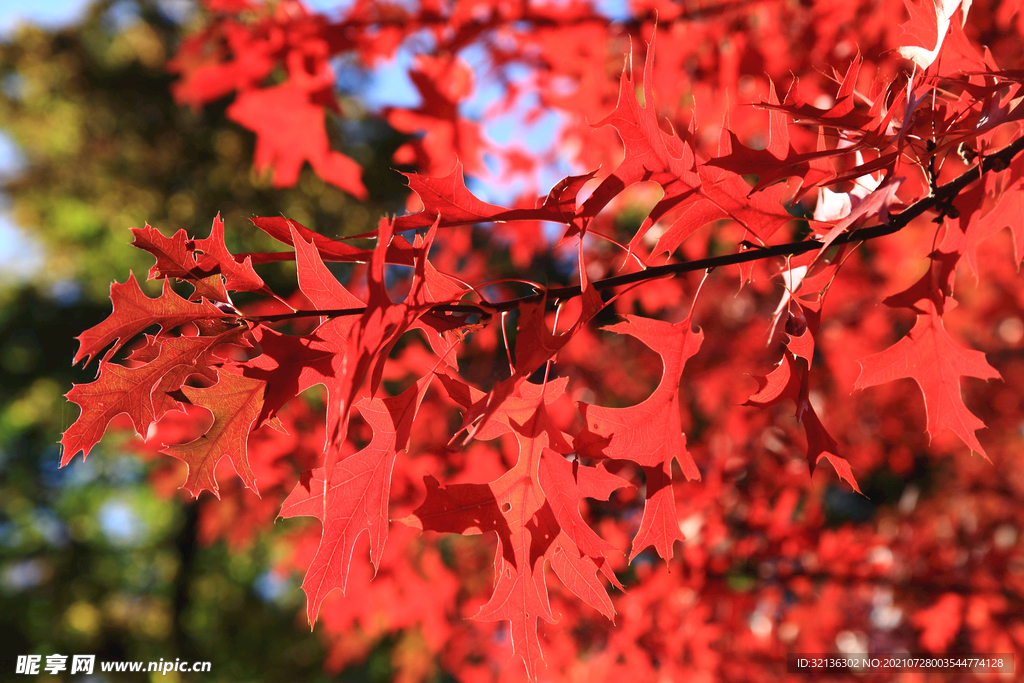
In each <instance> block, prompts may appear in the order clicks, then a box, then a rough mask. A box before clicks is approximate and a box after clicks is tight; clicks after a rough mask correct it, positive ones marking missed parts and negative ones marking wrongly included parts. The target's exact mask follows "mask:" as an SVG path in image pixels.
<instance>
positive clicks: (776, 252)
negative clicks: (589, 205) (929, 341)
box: [245, 137, 1024, 323]
mask: <svg viewBox="0 0 1024 683" xmlns="http://www.w3.org/2000/svg"><path fill="white" fill-rule="evenodd" d="M1022 151H1024V137H1021V138H1018V139H1017V140H1015V141H1014V142H1013V143H1011V144H1010V145H1007V146H1006V147H1004V148H1003V149H1001V150H999V151H998V152H995V153H994V154H990V155H988V156H986V157H985V158H984V159H983V160H982V161H981V163H980V164H977V165H976V166H974V167H973V168H971V169H970V170H968V171H964V172H963V173H962V174H960V175H959V176H957V177H956V178H954V179H953V180H951V181H950V182H948V183H946V184H945V185H941V186H939V187H938V188H936V190H935V191H934V192H933V193H932V194H930V195H928V196H927V197H924V198H922V199H920V200H918V201H916V202H914V203H913V204H911V205H910V206H908V207H907V208H906V209H904V210H903V211H901V212H900V213H898V214H896V215H894V216H891V217H890V218H889V222H888V223H887V224H882V225H874V226H871V227H867V228H860V229H859V230H855V231H853V232H848V233H845V234H843V235H840V236H839V237H837V238H836V239H834V240H833V241H832V244H833V245H838V244H849V243H851V242H865V241H867V240H872V239H876V238H878V237H884V236H885V235H891V234H893V233H896V232H899V231H900V230H902V229H903V228H905V227H906V226H907V225H908V224H909V223H910V221H912V220H913V219H915V218H917V217H918V216H920V215H921V214H923V213H924V212H925V211H928V210H929V209H934V208H936V207H938V206H941V205H943V204H948V203H949V202H951V201H952V200H953V199H954V198H955V197H956V196H957V195H958V194H960V192H961V191H962V190H964V189H965V188H966V187H967V186H968V185H970V184H971V183H973V182H975V181H977V180H980V179H981V178H982V177H983V176H984V174H985V173H988V172H989V171H997V172H998V171H1002V170H1005V169H1006V167H1007V166H1009V165H1010V162H1011V161H1012V160H1013V159H1014V157H1016V156H1017V155H1018V154H1020V153H1021V152H1022ZM821 246H822V244H821V242H819V241H818V240H814V239H811V240H801V241H800V242H788V243H786V244H776V245H773V246H770V247H759V248H756V249H747V250H745V251H741V252H738V253H735V254H723V255H722V256H713V257H709V258H703V259H697V260H696V261H683V262H682V263H669V264H666V265H663V266H652V267H650V268H646V269H644V270H639V271H636V272H635V273H627V274H625V275H615V276H613V277H607V278H603V279H601V280H595V281H594V282H593V283H591V284H592V285H593V287H594V289H596V290H598V291H604V290H606V289H614V288H615V287H621V286H623V285H629V284H634V283H637V282H644V281H646V280H655V279H659V278H663V277H671V276H675V275H680V274H682V273H692V272H695V271H699V270H709V269H714V268H721V267H723V266H733V265H737V264H740V263H748V262H750V261H759V260H761V259H767V258H774V257H776V256H797V255H799V254H805V253H807V252H809V251H814V250H815V249H820V248H821ZM581 294H582V291H581V289H580V286H579V285H572V286H568V287H554V288H550V289H546V290H544V291H542V292H538V293H535V294H528V295H525V296H521V297H516V298H514V299H508V300H506V301H499V302H495V303H492V302H488V301H482V302H480V303H470V302H466V303H457V304H443V305H439V306H434V307H432V308H431V309H430V312H431V313H437V314H442V315H443V314H445V313H453V314H459V315H467V316H469V315H474V314H477V315H482V316H489V315H492V314H494V313H500V312H502V311H511V310H515V309H517V308H518V307H519V306H521V305H522V304H525V303H532V302H535V301H541V300H542V299H544V298H547V299H550V300H552V301H564V300H566V299H572V298H575V297H577V296H580V295H581ZM364 312H366V307H360V308H343V309H332V310H323V311H295V312H293V313H281V314H278V315H263V316H252V317H246V318H245V319H246V320H251V321H253V322H268V323H270V322H281V321H284V320H293V319H296V318H309V317H313V316H325V317H341V316H347V315H362V314H363V313H364Z"/></svg>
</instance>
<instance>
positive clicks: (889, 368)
mask: <svg viewBox="0 0 1024 683" xmlns="http://www.w3.org/2000/svg"><path fill="white" fill-rule="evenodd" d="M920 306H921V308H922V309H923V311H922V312H921V313H919V314H918V316H917V323H916V324H915V325H914V328H913V329H912V330H910V332H909V333H908V334H907V336H906V337H904V338H903V339H900V340H899V341H898V342H896V343H895V344H893V345H892V346H890V347H889V348H888V349H886V350H885V351H881V352H879V353H876V354H873V355H871V356H868V357H867V358H862V359H861V360H859V361H857V362H858V363H860V366H861V372H860V377H858V378H857V383H856V384H855V385H854V386H855V388H857V389H864V388H866V387H873V386H875V385H876V384H883V383H885V382H891V381H893V380H896V379H902V378H910V379H913V380H914V381H915V382H917V386H918V387H920V389H921V393H922V394H923V395H924V406H925V414H926V415H927V417H928V426H927V431H928V435H929V436H934V435H935V434H936V433H938V432H939V431H940V430H942V429H952V430H953V432H954V433H955V434H956V435H957V436H959V437H960V439H961V440H962V441H963V442H964V443H965V444H967V446H968V447H969V448H970V449H971V450H972V451H976V452H978V453H981V454H982V455H984V456H985V457H986V458H987V457H988V456H987V455H985V449H984V448H982V447H981V443H979V442H978V438H977V437H976V436H975V435H974V432H975V431H976V430H978V429H983V428H984V427H985V423H984V422H982V421H981V420H979V419H978V418H977V417H975V416H974V414H973V413H971V411H969V410H968V409H967V406H966V405H964V399H963V396H962V395H961V393H960V378H961V377H962V376H967V377H977V378H979V379H997V378H1000V375H999V373H998V372H996V370H995V368H993V367H992V366H991V365H989V364H988V361H986V360H985V354H984V353H982V352H981V351H974V350H971V349H965V348H964V347H962V346H960V345H959V344H957V343H956V342H955V341H954V340H953V338H952V337H951V336H949V332H947V331H946V328H945V326H944V325H943V323H942V316H941V315H940V314H939V312H938V310H936V308H935V304H934V302H932V301H931V300H922V301H921V304H920Z"/></svg>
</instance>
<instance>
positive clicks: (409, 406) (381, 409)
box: [280, 376, 430, 627]
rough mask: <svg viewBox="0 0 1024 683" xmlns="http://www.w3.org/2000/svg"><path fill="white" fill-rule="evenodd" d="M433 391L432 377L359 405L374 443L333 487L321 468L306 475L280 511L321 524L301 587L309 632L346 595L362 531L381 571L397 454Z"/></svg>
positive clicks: (338, 471)
mask: <svg viewBox="0 0 1024 683" xmlns="http://www.w3.org/2000/svg"><path fill="white" fill-rule="evenodd" d="M429 386H430V377H429V376H428V377H427V378H425V379H424V380H421V381H420V382H419V383H417V384H416V385H413V386H411V387H409V388H408V389H407V390H406V391H404V392H403V393H402V394H400V395H398V396H395V397H393V398H385V399H379V398H374V399H363V400H362V401H360V402H359V403H357V404H356V407H357V408H358V409H359V412H360V413H361V414H362V416H363V418H364V419H365V420H366V422H367V423H368V424H369V425H370V427H371V428H372V429H373V438H372V439H371V440H370V443H369V444H368V445H367V446H366V448H364V449H363V450H361V451H359V452H358V453H355V454H353V455H351V456H349V457H348V458H346V459H345V460H342V461H341V462H340V463H338V464H337V466H336V467H335V470H334V472H333V473H332V475H331V477H330V482H329V483H328V482H327V481H326V478H325V476H324V469H323V468H318V469H315V470H313V471H312V472H306V473H305V474H304V475H303V477H302V481H300V482H299V483H298V484H297V485H296V486H295V488H294V489H293V490H292V492H291V493H290V494H289V495H288V498H287V499H286V500H285V501H284V504H283V505H282V506H281V514H280V516H281V517H285V518H290V517H316V518H317V519H319V520H320V522H321V524H322V525H323V535H322V537H321V539H320V547H319V548H318V549H317V552H316V555H315V556H314V558H313V562H312V564H311V565H310V567H309V571H308V572H307V573H306V578H305V580H304V581H303V582H302V589H303V590H304V591H305V592H306V612H307V617H308V618H309V624H310V627H312V626H313V624H315V623H316V619H317V615H318V614H319V612H320V605H321V604H322V603H323V600H324V598H325V597H326V596H327V594H328V593H330V592H331V591H332V590H334V589H335V588H340V589H341V592H342V593H344V592H345V588H346V586H347V584H348V575H349V567H350V565H351V563H352V553H353V552H354V550H355V544H356V540H358V538H359V536H360V535H361V534H362V533H363V532H364V531H365V532H367V533H368V534H369V536H370V561H371V562H373V566H374V567H379V566H380V560H381V556H382V555H383V553H384V543H385V541H386V540H387V535H388V500H389V496H390V491H391V472H392V469H393V468H394V465H395V458H396V457H397V455H398V451H401V450H405V449H406V448H407V447H408V443H409V431H410V428H411V426H412V421H413V420H414V419H415V416H416V412H417V411H418V410H419V406H420V402H421V401H422V400H423V397H424V395H425V394H426V390H427V387H429ZM325 487H326V488H325ZM325 492H326V497H325V495H324V494H325Z"/></svg>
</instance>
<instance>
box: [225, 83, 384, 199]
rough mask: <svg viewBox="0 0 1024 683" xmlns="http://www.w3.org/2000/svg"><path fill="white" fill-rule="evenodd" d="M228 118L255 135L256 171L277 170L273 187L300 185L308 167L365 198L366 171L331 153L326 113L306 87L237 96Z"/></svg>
mask: <svg viewBox="0 0 1024 683" xmlns="http://www.w3.org/2000/svg"><path fill="white" fill-rule="evenodd" d="M227 114H228V118H230V119H231V120H232V121H237V122H238V123H240V124H242V125H243V126H245V127H246V128H248V129H249V130H252V131H253V132H255V133H256V155H255V158H254V163H255V164H256V170H257V172H263V171H264V170H266V169H268V168H273V169H274V187H290V186H292V185H294V184H295V183H297V182H298V181H299V171H301V170H302V163H303V162H305V161H308V162H309V164H310V166H312V167H313V170H314V171H315V172H316V174H317V175H319V176H320V177H321V178H323V179H324V180H326V181H328V182H330V183H333V184H335V185H337V186H338V187H340V188H341V189H342V190H345V191H346V192H348V193H349V194H351V195H352V196H354V197H357V198H359V199H365V198H366V196H367V195H366V188H365V187H364V186H363V181H362V175H363V169H362V168H360V166H359V164H357V163H356V162H355V161H353V160H352V159H351V158H349V157H347V156H345V155H344V154H342V153H341V152H336V151H334V150H332V149H331V145H330V142H328V140H327V131H326V130H325V128H324V107H322V106H320V105H317V104H314V103H313V102H312V100H311V98H310V93H309V92H308V90H307V89H306V88H305V87H303V86H302V85H299V84H296V83H295V82H294V81H287V82H285V83H283V84H281V85H277V86H274V87H271V88H263V89H260V90H248V91H246V92H243V93H241V94H239V95H238V98H237V99H236V100H235V101H234V103H232V105H231V106H230V107H228V111H227Z"/></svg>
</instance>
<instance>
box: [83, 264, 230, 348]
mask: <svg viewBox="0 0 1024 683" xmlns="http://www.w3.org/2000/svg"><path fill="white" fill-rule="evenodd" d="M110 299H111V302H112V303H113V311H112V312H111V314H110V317H109V318H107V319H106V320H104V321H103V322H101V323H100V324H99V325H96V326H95V327H92V328H90V329H88V330H86V331H85V332H83V333H82V334H80V335H78V337H77V339H78V344H79V346H78V352H77V353H76V354H75V359H74V363H75V364H77V363H78V362H79V361H81V360H83V359H85V360H86V361H88V359H89V357H90V356H95V355H97V354H99V352H100V351H102V350H103V349H104V348H106V346H107V345H108V344H110V343H111V342H114V345H113V347H111V349H110V350H109V351H108V352H107V357H109V356H110V355H111V354H113V353H114V352H116V351H117V350H118V349H119V348H121V346H122V345H123V344H124V343H125V342H126V341H128V340H129V339H131V338H132V337H134V336H135V335H137V334H139V333H140V332H142V331H143V330H145V329H146V328H147V327H150V326H151V325H159V326H160V327H161V328H162V329H163V331H164V332H167V331H168V330H171V329H173V328H175V327H178V326H180V325H184V324H185V323H189V322H196V321H201V320H219V319H220V318H223V317H225V316H224V313H223V312H222V311H221V310H220V309H219V308H217V307H216V306H214V305H213V304H211V303H210V302H209V301H202V302H200V303H192V302H190V301H188V300H186V299H183V298H181V297H180V296H178V295H177V294H175V293H174V290H172V289H171V288H170V286H169V285H168V284H167V280H164V289H163V293H162V294H161V295H160V296H159V297H158V298H156V299H150V298H149V297H147V296H146V295H145V294H143V293H142V290H141V289H139V283H138V282H137V281H136V280H135V274H134V273H132V274H130V275H129V276H128V280H127V281H126V282H125V283H124V284H123V285H119V284H117V283H116V282H115V283H114V284H112V285H110Z"/></svg>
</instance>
